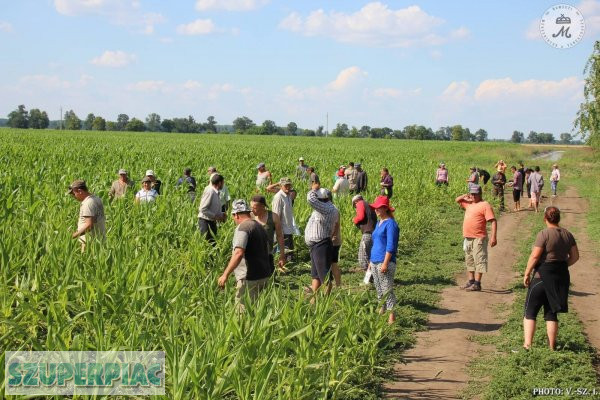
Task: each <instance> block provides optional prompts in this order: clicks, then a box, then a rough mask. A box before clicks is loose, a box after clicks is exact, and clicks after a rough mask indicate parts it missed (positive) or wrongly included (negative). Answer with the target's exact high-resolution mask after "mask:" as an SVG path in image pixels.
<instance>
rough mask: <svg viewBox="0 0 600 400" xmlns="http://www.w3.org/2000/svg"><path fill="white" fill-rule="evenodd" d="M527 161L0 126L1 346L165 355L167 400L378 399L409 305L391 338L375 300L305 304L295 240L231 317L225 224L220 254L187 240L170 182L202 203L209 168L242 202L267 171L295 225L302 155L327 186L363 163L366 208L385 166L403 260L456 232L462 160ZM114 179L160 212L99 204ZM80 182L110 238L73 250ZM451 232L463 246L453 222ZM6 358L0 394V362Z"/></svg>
mask: <svg viewBox="0 0 600 400" xmlns="http://www.w3.org/2000/svg"><path fill="white" fill-rule="evenodd" d="M523 151H524V150H522V149H521V148H519V147H517V146H512V145H507V144H505V143H502V144H494V143H486V144H476V143H450V142H445V143H444V142H429V143H428V142H417V141H391V140H383V139H382V140H369V139H356V140H352V139H332V138H296V137H257V136H234V135H185V134H160V133H159V134H152V133H124V132H115V133H110V132H102V133H95V132H94V133H92V132H78V131H74V132H64V131H45V132H35V131H27V130H23V131H22V130H12V129H1V130H0V165H1V167H0V222H1V223H0V254H1V257H0V275H1V278H0V347H1V348H2V349H4V350H5V351H6V350H15V351H16V350H71V351H76V350H77V351H79V350H102V351H108V350H136V351H142V350H144V351H150V350H163V351H165V354H166V359H167V370H166V388H167V389H166V390H167V395H166V397H165V398H169V399H228V398H231V399H234V398H235V399H238V398H239V399H325V398H330V399H352V398H356V399H363V398H373V397H374V396H375V394H374V393H375V392H376V390H377V389H376V388H377V382H378V379H379V377H381V374H382V371H381V366H382V363H383V361H384V360H385V358H386V354H387V355H389V354H390V353H393V352H394V351H397V349H400V348H403V347H406V346H407V345H408V342H409V341H410V334H409V332H410V331H411V329H413V327H412V326H410V322H407V321H410V318H411V313H412V312H413V311H412V308H411V307H412V306H411V305H404V306H402V307H401V308H400V309H399V315H398V324H396V326H392V327H389V326H388V325H387V320H386V318H382V317H381V316H379V315H378V314H377V312H376V310H377V308H378V303H377V299H376V296H375V292H374V290H369V289H364V288H359V287H358V285H356V284H354V282H353V281H352V280H351V283H347V282H346V285H345V286H343V287H342V288H341V289H334V291H333V293H332V295H331V296H329V297H325V296H322V297H319V298H318V299H317V301H316V303H315V304H310V303H309V301H307V299H306V297H305V295H304V290H303V288H304V287H305V286H307V285H309V284H310V275H309V272H308V271H309V267H308V264H307V262H308V256H307V253H308V252H307V249H306V246H305V245H304V241H303V238H302V237H297V238H296V245H297V247H298V249H299V250H298V255H299V259H300V261H299V262H298V263H297V264H296V265H292V266H290V267H289V270H290V271H289V272H288V273H287V274H285V275H276V276H275V277H274V279H273V282H272V284H270V286H269V287H268V289H267V290H266V291H264V292H263V293H262V294H261V296H260V298H259V300H258V302H257V303H255V304H254V305H253V306H252V307H250V308H249V309H248V311H247V312H246V313H245V314H244V315H242V316H239V315H238V314H236V312H235V309H234V306H233V305H234V286H235V283H234V279H233V277H230V280H229V282H228V284H227V287H226V289H225V290H224V291H223V290H220V289H219V288H218V286H217V278H218V277H219V275H220V274H221V273H222V271H223V269H224V268H225V266H226V263H227V261H228V259H229V255H230V253H231V239H232V236H233V229H234V224H233V222H232V221H231V220H229V221H228V222H226V223H225V224H222V225H221V227H220V230H219V234H218V243H219V244H218V246H217V247H216V248H214V249H213V248H212V247H211V246H210V245H208V244H207V243H206V242H205V240H204V239H203V238H202V237H201V236H200V235H199V233H198V232H197V214H198V204H199V197H200V196H198V198H197V199H196V203H195V204H192V203H191V202H190V201H189V199H188V197H187V196H186V194H185V193H184V192H183V191H179V190H177V189H176V188H175V182H176V180H177V178H178V177H179V176H181V174H182V171H183V169H184V168H185V167H191V168H192V171H193V172H192V175H194V176H195V177H196V179H197V181H198V192H199V193H200V192H201V190H202V187H203V186H204V185H205V184H206V183H207V182H208V176H207V175H206V168H207V167H208V166H210V165H215V166H217V168H218V169H219V171H220V172H221V173H222V174H223V175H224V176H225V183H226V184H227V186H228V187H229V190H230V192H231V196H232V198H245V199H247V200H249V198H250V197H251V195H252V194H254V191H255V184H254V182H255V176H256V170H255V167H256V164H257V163H258V162H265V163H266V165H267V168H268V169H269V170H270V171H271V172H272V174H273V178H274V180H278V179H279V178H281V177H282V176H289V177H291V178H292V179H293V180H294V185H295V188H296V190H297V191H298V197H297V199H296V202H295V218H296V221H297V222H298V224H299V225H300V227H301V228H303V227H304V226H305V224H306V221H307V219H308V216H309V215H310V209H309V207H308V205H307V203H306V200H305V198H306V192H307V190H308V183H306V182H297V181H296V180H295V169H296V164H297V163H296V160H297V159H298V157H300V156H302V157H304V158H305V159H306V162H307V164H308V165H311V166H314V167H315V168H316V172H317V173H318V174H319V176H320V178H321V182H322V185H323V186H324V187H329V188H331V187H332V185H333V176H334V173H335V171H336V169H337V167H339V165H341V164H347V163H348V161H354V162H361V163H362V165H363V168H364V169H365V170H366V171H367V173H368V176H369V191H368V192H367V196H366V197H367V198H368V200H373V199H374V197H375V196H376V195H377V194H378V185H379V170H380V169H381V168H382V167H387V168H389V170H390V173H391V175H392V176H393V177H394V183H395V186H394V196H393V198H392V205H393V206H395V207H396V213H395V217H396V220H397V221H398V224H399V225H400V230H401V240H400V253H401V255H400V257H402V254H409V253H410V252H413V251H416V250H418V249H419V247H420V246H421V245H422V244H423V243H425V242H426V241H427V240H428V237H429V236H430V235H431V234H432V233H433V232H434V231H435V230H437V229H439V228H440V227H442V226H444V225H445V224H448V223H450V222H449V221H450V219H449V212H450V211H449V210H454V209H455V208H456V207H455V206H454V205H453V203H452V202H453V200H454V198H455V197H456V196H457V195H459V194H461V193H462V191H464V190H465V187H466V185H465V179H466V177H467V174H468V167H469V166H470V165H473V164H475V165H478V166H479V165H485V166H488V167H487V168H488V170H490V171H491V166H493V164H494V162H495V161H496V160H497V159H498V158H504V159H505V160H517V159H518V158H519V157H521V156H522V153H521V152H523ZM441 161H444V162H445V163H446V165H447V167H448V169H449V171H450V180H451V183H450V186H449V187H448V188H437V187H436V186H435V185H434V184H433V180H434V173H435V170H436V168H437V165H438V163H439V162H441ZM119 168H125V169H127V170H128V171H129V173H130V177H132V178H133V179H134V180H135V181H136V191H137V188H139V183H140V181H141V178H142V177H143V174H144V172H145V171H146V170H147V169H153V170H154V171H155V173H156V176H157V178H158V179H160V180H162V182H163V188H162V190H161V191H162V195H161V196H160V198H159V199H158V200H157V201H156V203H154V204H151V205H146V206H144V205H142V206H139V205H138V206H136V205H134V204H133V195H132V194H131V193H130V194H129V196H128V197H127V198H126V199H121V200H115V201H113V202H109V199H108V190H109V188H110V185H111V182H112V181H113V180H115V179H117V170H118V169H119ZM74 179H85V180H86V181H87V183H88V186H89V187H90V191H91V192H92V193H95V194H97V195H99V196H100V197H101V198H102V199H103V202H104V207H105V213H106V216H107V222H106V225H107V240H106V242H105V243H103V244H98V243H94V244H93V245H92V246H91V247H90V248H89V249H88V250H87V251H86V252H85V253H83V254H82V253H81V252H80V247H79V245H78V243H77V241H76V240H73V239H71V233H72V232H73V231H74V230H75V227H76V222H77V215H78V210H79V203H78V202H77V201H76V200H74V199H73V198H72V197H70V196H67V195H65V192H66V190H67V187H68V185H69V184H70V183H71V181H73V180H74ZM133 193H135V191H134V192H133ZM270 199H271V195H268V203H269V204H270ZM335 204H336V206H337V207H338V208H339V209H340V212H341V218H342V237H343V246H342V260H341V265H342V270H343V272H344V279H346V276H350V275H351V274H350V271H351V270H352V269H354V268H355V267H356V262H355V259H356V251H357V248H358V242H359V240H360V235H359V232H358V230H357V229H356V228H355V227H354V226H353V225H352V221H351V219H352V217H353V215H354V213H353V209H352V205H351V201H350V197H342V198H337V199H335ZM456 232H457V235H458V236H460V227H459V226H456ZM449 240H450V239H449ZM442 262H443V261H442ZM417 267H418V266H417ZM356 275H357V276H358V274H356ZM354 280H355V281H356V279H354ZM396 290H397V291H399V292H401V291H403V290H404V288H403V287H402V286H399V287H398V288H397V289H396ZM407 332H408V333H407ZM0 361H1V362H0V365H1V367H0V368H2V374H1V375H2V387H1V388H0V393H2V394H0V398H2V396H4V394H3V392H4V385H5V382H4V353H3V352H2V359H1V360H0Z"/></svg>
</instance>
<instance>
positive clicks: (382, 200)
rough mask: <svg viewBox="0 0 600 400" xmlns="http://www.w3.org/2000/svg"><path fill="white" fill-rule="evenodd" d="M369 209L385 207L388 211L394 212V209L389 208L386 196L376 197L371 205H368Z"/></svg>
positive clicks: (388, 200)
mask: <svg viewBox="0 0 600 400" xmlns="http://www.w3.org/2000/svg"><path fill="white" fill-rule="evenodd" d="M369 207H371V208H372V209H374V210H376V209H378V208H381V207H385V208H387V209H388V210H390V211H392V212H394V210H395V208H394V207H391V206H390V199H389V198H388V197H387V196H377V198H376V199H375V202H374V203H373V204H369Z"/></svg>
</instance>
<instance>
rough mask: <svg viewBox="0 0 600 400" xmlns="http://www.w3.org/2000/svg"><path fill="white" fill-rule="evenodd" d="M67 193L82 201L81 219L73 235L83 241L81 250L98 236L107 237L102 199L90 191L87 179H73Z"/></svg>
mask: <svg viewBox="0 0 600 400" xmlns="http://www.w3.org/2000/svg"><path fill="white" fill-rule="evenodd" d="M67 194H70V195H72V196H73V197H75V199H77V201H79V202H81V205H80V206H79V220H78V222H77V230H76V231H75V232H73V235H72V237H73V238H78V239H79V241H80V242H81V251H84V250H85V245H86V243H89V242H90V239H92V238H94V237H97V238H99V239H101V240H104V239H105V238H106V218H105V216H104V206H103V205H102V200H101V199H100V198H99V197H98V196H95V195H93V194H91V193H90V192H89V191H88V188H87V185H86V183H85V181H82V180H80V179H78V180H76V181H73V183H71V185H70V186H69V191H68V192H67Z"/></svg>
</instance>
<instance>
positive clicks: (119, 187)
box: [108, 168, 134, 200]
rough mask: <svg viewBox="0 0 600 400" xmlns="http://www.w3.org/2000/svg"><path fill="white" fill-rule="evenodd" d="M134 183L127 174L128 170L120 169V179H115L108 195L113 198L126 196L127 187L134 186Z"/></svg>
mask: <svg viewBox="0 0 600 400" xmlns="http://www.w3.org/2000/svg"><path fill="white" fill-rule="evenodd" d="M133 186H134V183H133V181H132V180H131V179H129V177H128V176H127V171H126V170H124V169H122V168H121V169H120V170H119V179H117V180H116V181H114V182H113V183H112V185H111V187H110V190H109V191H108V197H109V198H110V199H111V200H112V199H118V198H121V197H124V196H125V194H126V193H127V189H130V188H133Z"/></svg>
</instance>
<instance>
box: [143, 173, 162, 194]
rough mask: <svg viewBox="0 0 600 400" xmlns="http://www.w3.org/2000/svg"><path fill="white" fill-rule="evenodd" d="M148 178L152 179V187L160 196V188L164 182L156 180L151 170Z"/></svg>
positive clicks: (147, 174)
mask: <svg viewBox="0 0 600 400" xmlns="http://www.w3.org/2000/svg"><path fill="white" fill-rule="evenodd" d="M146 176H147V177H148V178H150V181H152V184H151V185H150V187H151V188H152V189H154V190H155V191H156V194H160V186H161V185H162V182H161V181H159V180H158V179H156V177H155V176H154V171H152V170H151V169H149V170H147V171H146Z"/></svg>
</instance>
